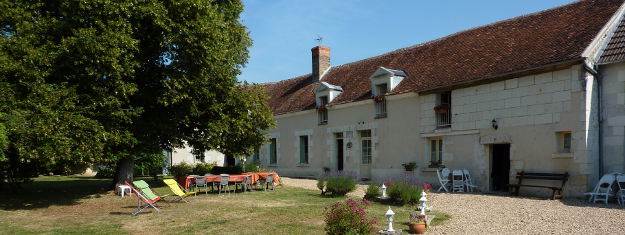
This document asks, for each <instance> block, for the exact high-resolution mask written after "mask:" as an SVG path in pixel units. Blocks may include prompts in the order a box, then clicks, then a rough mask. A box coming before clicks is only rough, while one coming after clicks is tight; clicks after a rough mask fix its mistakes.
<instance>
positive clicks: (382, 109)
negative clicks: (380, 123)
mask: <svg viewBox="0 0 625 235" xmlns="http://www.w3.org/2000/svg"><path fill="white" fill-rule="evenodd" d="M375 87H376V90H377V96H375V97H374V98H373V101H374V102H375V118H385V117H386V99H385V98H384V95H386V93H387V92H388V86H387V85H386V83H384V84H378V85H376V86H375Z"/></svg>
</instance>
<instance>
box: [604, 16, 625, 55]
mask: <svg viewBox="0 0 625 235" xmlns="http://www.w3.org/2000/svg"><path fill="white" fill-rule="evenodd" d="M622 61H625V18H623V19H622V20H621V22H620V23H619V25H618V26H617V27H616V30H615V31H614V34H613V35H612V38H611V39H610V42H608V46H606V48H605V50H604V51H603V54H602V55H601V59H600V60H599V64H610V63H617V62H622Z"/></svg>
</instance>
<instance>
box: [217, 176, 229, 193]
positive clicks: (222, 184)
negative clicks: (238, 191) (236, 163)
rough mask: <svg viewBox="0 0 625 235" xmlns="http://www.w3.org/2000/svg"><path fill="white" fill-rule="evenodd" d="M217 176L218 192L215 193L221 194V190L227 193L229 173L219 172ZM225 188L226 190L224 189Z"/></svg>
mask: <svg viewBox="0 0 625 235" xmlns="http://www.w3.org/2000/svg"><path fill="white" fill-rule="evenodd" d="M219 178H220V181H219V192H218V193H217V194H221V191H224V192H228V194H230V182H229V181H230V175H228V174H221V175H219ZM226 189H228V190H227V191H226Z"/></svg>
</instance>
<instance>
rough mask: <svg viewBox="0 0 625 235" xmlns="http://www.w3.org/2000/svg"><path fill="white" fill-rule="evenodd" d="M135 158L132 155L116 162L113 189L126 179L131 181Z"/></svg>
mask: <svg viewBox="0 0 625 235" xmlns="http://www.w3.org/2000/svg"><path fill="white" fill-rule="evenodd" d="M134 168H135V160H134V159H133V158H132V157H129V158H123V159H120V160H119V162H117V170H116V171H115V179H114V182H113V183H114V184H115V190H117V185H120V184H125V182H126V181H128V182H132V180H133V178H134Z"/></svg>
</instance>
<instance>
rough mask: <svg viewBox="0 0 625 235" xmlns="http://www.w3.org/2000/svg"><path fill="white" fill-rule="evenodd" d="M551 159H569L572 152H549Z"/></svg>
mask: <svg viewBox="0 0 625 235" xmlns="http://www.w3.org/2000/svg"><path fill="white" fill-rule="evenodd" d="M551 158H552V159H571V158H573V154H572V153H553V154H551Z"/></svg>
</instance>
